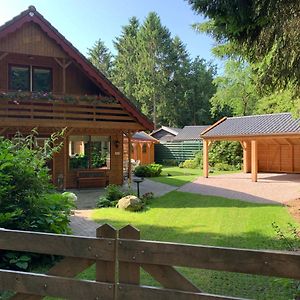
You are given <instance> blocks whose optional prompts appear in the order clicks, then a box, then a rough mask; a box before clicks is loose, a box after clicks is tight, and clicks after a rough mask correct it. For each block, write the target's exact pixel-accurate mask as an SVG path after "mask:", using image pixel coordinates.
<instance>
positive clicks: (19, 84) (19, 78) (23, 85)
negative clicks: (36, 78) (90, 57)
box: [9, 66, 30, 91]
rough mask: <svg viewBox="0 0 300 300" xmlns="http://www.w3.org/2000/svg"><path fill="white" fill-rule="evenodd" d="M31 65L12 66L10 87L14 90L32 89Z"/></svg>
mask: <svg viewBox="0 0 300 300" xmlns="http://www.w3.org/2000/svg"><path fill="white" fill-rule="evenodd" d="M29 75H30V72H29V67H22V66H11V68H10V87H9V88H10V89H11V90H14V91H29V90H30V80H29V79H30V76H29Z"/></svg>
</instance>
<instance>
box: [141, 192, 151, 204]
mask: <svg viewBox="0 0 300 300" xmlns="http://www.w3.org/2000/svg"><path fill="white" fill-rule="evenodd" d="M153 199H154V193H153V192H148V193H145V194H143V195H142V197H141V200H142V201H143V203H144V205H148V204H150V202H151V200H153Z"/></svg>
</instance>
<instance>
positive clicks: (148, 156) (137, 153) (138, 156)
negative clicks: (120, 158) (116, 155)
mask: <svg viewBox="0 0 300 300" xmlns="http://www.w3.org/2000/svg"><path fill="white" fill-rule="evenodd" d="M131 145H132V148H131V158H132V159H134V160H135V161H137V160H139V161H140V164H141V165H148V164H152V163H154V145H155V143H154V142H150V141H149V142H142V141H138V140H132V143H131ZM143 145H146V152H145V153H143V150H142V149H143ZM123 147H124V167H127V166H125V163H127V161H128V140H127V138H124V142H123Z"/></svg>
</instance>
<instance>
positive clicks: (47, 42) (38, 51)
mask: <svg viewBox="0 0 300 300" xmlns="http://www.w3.org/2000/svg"><path fill="white" fill-rule="evenodd" d="M0 51H3V52H13V53H22V54H27V55H40V56H49V57H61V58H63V57H66V56H67V55H66V54H65V53H64V51H63V50H62V49H61V48H60V46H58V45H57V44H56V43H55V42H53V41H52V40H51V39H49V38H48V37H47V35H46V34H45V33H44V32H43V31H42V30H41V29H40V27H39V26H38V25H36V24H34V23H27V24H24V26H22V27H21V28H20V29H19V30H17V31H15V32H13V33H11V34H9V35H8V36H7V37H5V38H3V39H1V41H0Z"/></svg>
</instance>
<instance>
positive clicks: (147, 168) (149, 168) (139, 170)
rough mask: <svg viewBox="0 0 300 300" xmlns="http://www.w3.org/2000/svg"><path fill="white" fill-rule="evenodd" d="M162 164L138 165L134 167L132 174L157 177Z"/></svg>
mask: <svg viewBox="0 0 300 300" xmlns="http://www.w3.org/2000/svg"><path fill="white" fill-rule="evenodd" d="M161 171H162V165H160V164H150V165H143V166H138V167H136V168H135V169H134V175H135V176H138V177H157V176H159V175H160V174H161Z"/></svg>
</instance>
